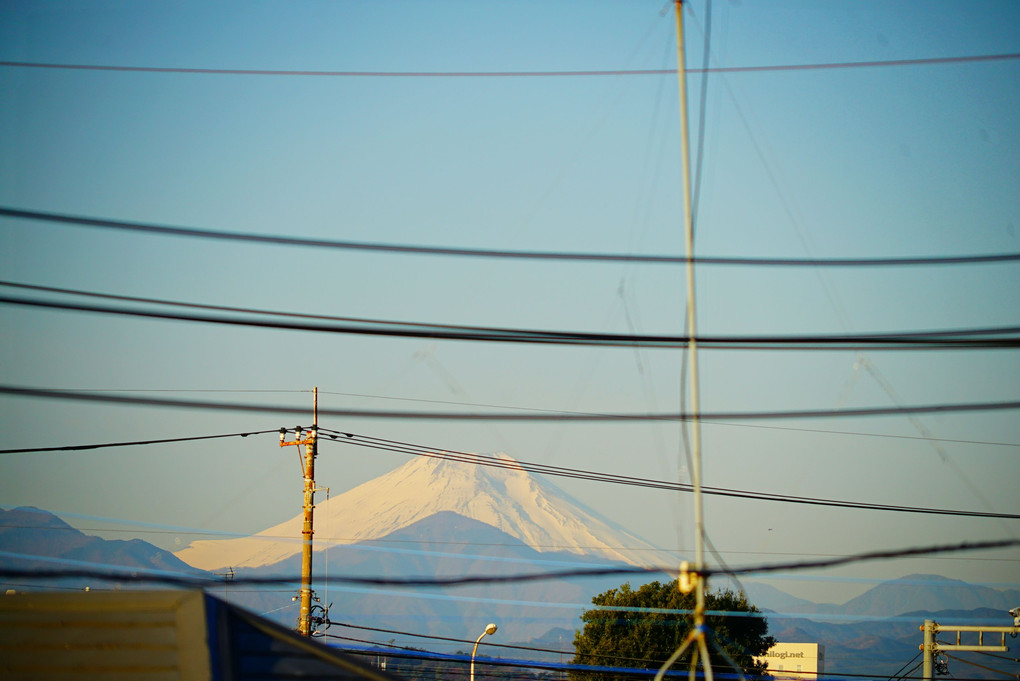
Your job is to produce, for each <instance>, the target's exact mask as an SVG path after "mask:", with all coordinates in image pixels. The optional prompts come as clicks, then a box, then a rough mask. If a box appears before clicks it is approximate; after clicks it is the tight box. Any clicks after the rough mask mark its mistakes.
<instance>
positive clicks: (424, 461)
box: [176, 454, 677, 570]
mask: <svg viewBox="0 0 1020 681" xmlns="http://www.w3.org/2000/svg"><path fill="white" fill-rule="evenodd" d="M494 458H496V459H497V461H498V462H499V463H500V464H502V465H503V466H504V467H498V468H497V467H490V466H480V465H476V464H470V463H461V462H457V461H450V460H445V459H439V458H429V457H414V458H413V459H412V460H411V461H409V462H407V463H406V464H404V465H403V466H401V467H400V468H397V469H396V470H393V471H391V472H389V473H387V474H385V475H382V476H380V477H378V478H375V479H374V480H370V481H368V482H366V483H364V484H362V485H360V486H358V487H355V488H354V489H352V490H350V491H348V492H345V493H343V494H341V495H338V496H335V497H333V498H331V499H329V500H328V501H324V502H321V503H318V504H317V505H316V508H315V550H316V551H324V550H326V549H328V548H329V547H331V546H336V545H341V544H351V543H355V542H363V541H369V540H375V539H380V538H382V537H385V536H386V535H389V534H391V533H393V532H396V531H398V530H401V529H403V528H406V527H408V526H410V525H412V524H414V523H416V522H418V521H421V520H424V519H426V518H428V517H429V516H432V515H434V514H436V513H442V512H452V513H457V514H459V515H461V516H464V517H466V518H471V519H473V520H476V521H479V522H482V523H485V524H487V525H490V526H492V527H494V528H496V529H498V530H500V531H501V532H505V533H506V534H507V535H509V536H511V537H514V538H516V539H518V540H520V541H521V542H523V543H524V544H526V545H528V546H530V547H531V548H533V549H534V550H536V551H539V552H556V551H569V552H573V553H577V554H580V555H585V556H588V557H601V558H603V559H605V560H610V561H619V562H624V563H629V564H631V565H640V566H656V565H671V564H675V563H676V560H677V559H676V557H674V556H670V555H668V554H666V552H663V551H660V550H658V549H656V548H655V547H654V546H652V545H651V544H649V543H648V542H646V541H645V540H643V539H641V538H640V537H637V536H636V535H634V534H633V533H631V532H629V531H628V530H626V529H624V528H623V527H621V526H620V525H618V524H616V523H614V522H612V521H611V520H608V519H607V518H604V517H602V516H601V515H599V514H598V513H597V512H596V511H594V510H592V509H590V508H587V507H585V506H583V505H582V504H581V503H580V502H578V501H577V500H575V499H573V498H572V497H570V496H569V495H567V494H566V493H565V492H563V491H562V490H560V489H559V488H558V487H556V486H555V485H553V484H551V483H549V482H547V481H545V480H543V479H542V478H539V477H537V476H534V475H531V474H530V473H528V472H526V471H524V470H523V469H521V468H519V467H517V466H516V462H515V461H514V460H513V459H512V458H511V457H509V456H507V455H505V454H497V455H495V457H494ZM320 496H321V495H320ZM301 523H302V517H301V515H300V514H297V515H295V516H294V517H293V518H291V519H290V520H287V521H285V522H283V523H280V524H279V525H276V526H274V527H270V528H268V529H266V530H263V531H262V532H259V533H258V534H256V535H253V536H251V537H243V538H239V539H219V540H217V539H214V540H199V541H195V542H192V543H191V544H190V545H189V546H188V547H187V548H185V549H183V550H181V551H178V552H177V553H176V555H177V557H178V558H180V559H181V560H183V561H184V562H186V563H188V564H189V565H192V566H194V567H198V568H201V569H204V570H216V569H221V568H225V567H234V568H238V567H259V566H263V565H272V564H274V563H278V562H280V561H282V560H286V559H287V558H289V557H291V556H293V555H296V554H299V553H300V552H301V543H300V537H301ZM452 538H453V537H451V539H452Z"/></svg>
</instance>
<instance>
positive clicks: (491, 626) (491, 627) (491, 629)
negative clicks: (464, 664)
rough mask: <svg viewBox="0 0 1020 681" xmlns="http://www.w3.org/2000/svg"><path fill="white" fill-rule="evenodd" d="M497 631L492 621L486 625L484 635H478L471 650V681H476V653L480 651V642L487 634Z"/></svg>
mask: <svg viewBox="0 0 1020 681" xmlns="http://www.w3.org/2000/svg"><path fill="white" fill-rule="evenodd" d="M495 633H496V625H495V624H493V623H491V622H490V623H489V624H486V625H485V631H483V632H482V635H481V636H479V637H478V640H477V641H475V647H474V649H473V650H472V651H471V681H475V653H477V652H478V644H479V643H481V642H482V639H483V638H484V637H485V635H486V634H489V635H490V636H491V635H492V634H495Z"/></svg>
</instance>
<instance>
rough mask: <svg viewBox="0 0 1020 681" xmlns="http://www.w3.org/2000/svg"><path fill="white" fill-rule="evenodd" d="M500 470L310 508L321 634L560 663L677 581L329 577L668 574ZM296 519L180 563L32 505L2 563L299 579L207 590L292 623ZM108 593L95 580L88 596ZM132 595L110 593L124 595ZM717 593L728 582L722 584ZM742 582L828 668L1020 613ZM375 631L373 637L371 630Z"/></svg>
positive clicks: (425, 479)
mask: <svg viewBox="0 0 1020 681" xmlns="http://www.w3.org/2000/svg"><path fill="white" fill-rule="evenodd" d="M499 461H500V462H502V463H503V464H505V465H506V467H505V468H490V467H484V466H478V465H471V464H462V463H456V462H451V461H446V460H440V459H432V458H420V457H419V458H415V459H413V460H411V461H410V462H409V463H408V464H406V465H404V466H402V467H400V468H398V469H396V470H394V471H392V472H391V473H388V474H386V475H383V476H381V477H379V478H377V479H375V480H372V481H370V482H368V483H365V484H363V485H361V486H359V487H357V488H355V489H353V490H351V491H350V492H347V493H345V494H343V495H339V496H337V497H334V498H332V499H330V500H329V501H328V502H325V503H322V504H319V505H318V506H317V511H316V516H315V521H316V545H317V546H316V548H317V551H316V555H315V557H314V570H313V574H314V580H315V581H314V584H313V586H314V588H315V590H316V592H317V593H318V595H319V596H320V597H321V599H322V600H321V602H322V604H323V605H329V604H330V603H332V604H333V607H332V608H331V609H330V612H329V618H330V620H332V621H333V622H335V623H337V624H336V626H334V627H332V628H331V629H330V630H329V633H330V634H331V635H340V636H344V637H347V638H351V639H354V640H374V641H390V642H392V641H394V640H396V641H399V642H400V643H401V644H403V645H410V646H414V647H425V648H428V649H433V650H445V651H446V652H451V651H452V650H451V649H449V646H454V647H453V650H455V649H457V648H456V644H441V643H436V642H435V641H434V640H425V641H423V640H422V639H421V638H419V637H420V636H426V637H428V636H440V637H449V638H453V639H463V638H465V637H468V636H469V635H470V636H469V637H473V636H474V635H476V633H477V631H480V627H483V626H484V625H485V623H487V622H489V621H495V622H498V624H499V635H498V639H494V640H493V641H492V642H493V643H513V644H528V645H532V646H537V647H541V648H546V649H553V650H563V651H564V652H563V653H562V654H546V655H547V657H548V655H553V657H551V658H548V659H549V660H551V661H556V660H562V661H567V660H569V659H570V656H571V655H572V644H573V632H574V630H575V629H576V628H577V627H578V626H579V625H580V622H579V619H578V617H579V615H580V614H581V613H582V612H583V610H585V609H586V608H588V607H590V604H591V599H592V597H593V596H594V595H596V594H598V593H600V592H602V591H605V590H606V589H609V588H614V587H616V586H619V585H620V584H622V583H623V582H627V581H629V582H631V583H632V584H635V585H636V584H642V583H645V582H648V581H651V580H653V579H660V580H663V579H670V577H671V576H670V575H665V574H662V573H659V574H651V573H641V574H633V575H620V574H616V575H608V576H601V577H577V576H574V577H569V576H560V577H557V578H551V579H542V580H536V581H526V582H500V581H496V582H493V583H484V584H474V585H469V586H445V587H429V588H426V587H401V586H399V585H396V584H393V585H388V584H387V585H352V584H346V583H343V582H339V583H337V582H334V583H332V584H329V585H327V584H325V583H324V579H323V578H324V577H325V576H331V577H338V576H348V577H377V578H384V579H386V578H390V579H393V580H396V581H399V580H401V579H406V578H409V577H415V578H422V577H424V578H430V577H461V576H468V575H470V576H492V577H495V578H499V577H500V576H505V575H517V574H528V573H548V572H568V571H571V570H578V569H582V570H583V569H585V568H591V567H600V568H601V567H620V568H625V567H629V566H634V565H675V564H676V560H677V558H676V557H672V556H668V555H667V554H666V553H664V552H661V551H659V550H657V549H655V547H653V546H651V545H649V544H648V543H647V542H645V541H643V540H642V539H640V538H639V537H637V536H635V535H634V534H633V533H630V532H627V531H626V530H625V529H623V528H620V527H619V526H617V525H615V524H614V523H612V522H611V521H609V520H607V519H605V518H602V517H600V516H599V515H598V514H597V513H596V512H595V511H592V510H591V509H587V508H585V507H584V506H582V505H581V504H579V503H577V502H576V501H574V500H573V499H571V498H570V497H569V496H567V495H566V494H564V493H563V492H561V491H560V490H559V489H558V488H556V487H555V486H554V485H551V484H549V483H548V482H545V481H544V480H542V479H541V478H538V477H536V476H533V475H531V474H529V473H527V472H525V471H523V470H521V469H520V468H519V467H517V466H515V465H514V463H513V460H512V459H510V458H509V457H505V456H501V457H500V458H499ZM300 520H301V519H300V516H298V517H295V518H293V519H291V520H288V521H286V522H284V523H281V524H279V525H277V526H275V527H272V528H269V529H267V530H264V531H263V532H260V533H259V534H258V535H255V536H253V537H246V538H242V539H228V540H203V541H198V542H195V543H193V544H192V545H191V546H189V547H188V548H186V549H184V550H182V551H180V552H178V553H177V554H176V555H174V554H170V553H168V552H166V551H163V550H161V549H158V548H156V547H154V546H152V545H150V544H147V543H146V542H143V541H141V540H138V539H135V540H130V541H120V540H117V541H109V540H103V539H100V538H98V537H90V536H87V535H84V534H82V533H81V532H79V531H78V530H75V529H74V528H72V527H70V526H69V525H67V524H66V523H65V522H64V521H62V520H60V519H59V518H57V517H56V516H54V515H52V514H50V513H48V512H45V511H40V510H38V509H28V508H19V509H14V510H11V511H3V510H2V509H0V568H4V567H7V568H22V569H26V568H27V569H32V570H40V571H41V570H45V569H53V568H54V567H68V566H73V567H81V566H86V567H88V566H91V567H92V568H93V569H95V570H96V571H97V572H100V573H101V572H102V571H103V570H108V569H110V568H111V567H113V566H126V567H131V568H146V569H151V570H158V571H171V572H174V573H177V574H182V573H184V574H200V575H205V576H208V577H210V578H213V579H218V580H223V577H222V573H223V572H224V569H223V568H226V567H230V568H233V571H234V574H235V575H236V578H237V579H240V578H244V577H246V576H267V575H274V576H277V575H283V576H287V577H288V578H290V577H294V579H295V584H284V585H276V586H274V587H271V588H266V589H253V588H250V587H244V586H241V585H237V586H232V585H231V583H230V582H228V581H221V582H219V584H222V586H217V587H214V588H213V589H211V590H212V591H213V592H214V593H215V594H216V595H218V596H221V597H224V598H227V599H228V600H230V601H231V602H233V603H236V604H239V605H242V606H244V607H247V608H249V609H251V610H253V611H254V612H256V613H260V614H265V615H266V616H268V617H270V618H273V619H276V620H277V621H279V622H280V623H282V624H284V625H288V626H290V625H293V624H294V621H295V618H296V615H297V607H296V604H295V603H294V602H293V601H292V600H291V597H292V596H293V594H294V592H295V589H296V582H297V575H298V574H299V573H300V548H301V544H300V539H299V538H300V529H301V524H300ZM185 561H187V563H186V562H185ZM188 563H190V565H189V564H188ZM2 581H3V580H2V579H0V582H2ZM111 582H117V580H111ZM101 583H102V582H101V580H97V581H93V582H92V585H93V588H95V585H96V584H101ZM88 584H89V582H88V581H87V580H77V581H72V582H69V581H65V582H61V583H60V585H61V588H82V586H83V585H88ZM107 584H108V585H109V584H110V582H108V583H107ZM131 585H132V583H131V582H127V583H117V587H118V588H122V587H124V586H131ZM29 586H31V585H29ZM150 586H151V584H150ZM713 586H715V587H719V586H723V584H722V582H721V580H716V581H715V582H714V584H713ZM746 586H747V589H748V594H749V597H750V600H751V602H753V603H755V604H756V605H757V606H758V607H759V608H761V609H762V610H763V611H765V612H766V613H767V617H768V620H769V625H770V630H771V632H772V634H773V635H774V636H776V638H777V639H779V640H781V641H787V642H798V641H799V642H818V643H822V644H823V645H825V646H826V651H827V667H826V669H827V672H829V673H847V674H850V673H868V674H871V673H875V672H879V673H890V674H892V673H894V672H895V669H896V668H898V667H899V666H900V665H902V664H904V663H906V662H907V661H908V660H909V659H910V658H911V657H912V656H913V655H915V654H916V651H917V645H918V643H919V641H920V639H919V634H918V626H919V625H920V623H921V622H923V620H924V619H926V618H932V619H936V620H937V621H941V622H942V623H943V624H950V623H983V624H994V625H1008V624H1009V623H1010V622H1011V620H1010V619H1009V618H1007V616H1006V610H1008V609H1009V608H1012V607H1017V606H1020V590H1015V589H1013V590H1000V589H993V588H989V587H985V586H980V585H972V584H967V583H965V582H961V581H959V580H953V579H947V578H945V577H941V576H938V575H911V576H909V577H904V578H901V579H897V580H892V581H889V582H886V583H883V584H879V585H878V586H876V587H874V588H872V589H871V590H869V591H868V592H866V593H864V594H862V595H861V596H858V597H857V598H854V599H852V600H850V601H848V602H846V603H844V604H839V605H837V604H832V603H821V604H819V603H812V602H810V601H806V600H803V599H798V598H795V597H793V596H790V595H789V594H786V593H785V592H783V591H781V590H779V589H776V588H774V587H771V586H768V585H765V584H756V583H753V582H749V583H746ZM8 587H13V588H19V589H20V588H24V587H25V584H23V583H17V584H10V583H8V584H4V588H8ZM107 588H109V586H107ZM221 589H222V590H221ZM373 629H375V630H381V631H376V632H375V633H373V631H372V630H373ZM400 632H407V635H402V634H401V633H400ZM472 632H475V633H472ZM443 645H446V646H448V648H443V647H442V646H443ZM461 648H463V646H461ZM535 655H536V659H538V657H541V655H540V654H537V653H536V654H535ZM970 676H971V678H983V677H982V676H981V675H980V674H971V675H970Z"/></svg>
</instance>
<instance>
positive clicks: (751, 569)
mask: <svg viewBox="0 0 1020 681" xmlns="http://www.w3.org/2000/svg"><path fill="white" fill-rule="evenodd" d="M1014 546H1020V539H999V540H993V541H982V542H962V543H958V544H946V545H940V546H926V547H916V548H908V549H896V550H890V551H875V552H869V553H860V554H853V555H849V556H842V557H838V558H829V559H826V560H816V561H802V562H791V563H779V564H765V565H754V566H747V567H741V568H725V569H722V568H720V569H712V568H703V569H702V570H700V571H698V573H699V574H700V575H702V576H705V577H710V576H713V575H742V574H743V575H748V574H765V573H771V572H793V571H800V570H816V569H819V568H826V567H835V566H839V565H846V564H849V563H860V562H870V561H875V560H889V559H893V558H906V557H912V556H925V555H932V554H937V553H959V552H967V551H987V550H991V549H1001V548H1010V547H1014ZM110 567H113V566H110ZM675 571H676V567H675V566H658V567H635V566H627V567H592V568H573V569H569V570H547V571H540V572H527V573H518V574H507V575H491V574H489V575H467V576H461V577H378V576H376V577H352V576H337V575H330V576H328V577H322V578H321V579H317V581H319V582H327V583H329V584H348V585H355V586H395V587H426V586H428V587H444V586H467V585H471V584H507V583H520V582H537V581H545V580H549V579H563V578H567V577H600V576H609V575H638V574H658V573H667V574H671V573H674V572H675ZM0 576H3V577H11V578H15V579H29V578H32V579H40V578H42V579H63V578H90V579H107V580H120V581H127V582H151V583H163V584H169V585H173V586H185V587H196V588H201V587H219V586H221V585H222V584H223V580H222V578H219V577H203V576H200V575H194V576H192V575H185V574H181V573H170V572H167V571H150V570H146V569H132V568H120V567H119V566H118V567H117V568H116V569H113V570H110V569H107V570H99V569H97V568H71V569H63V568H61V569H57V570H40V569H31V570H28V569H22V568H13V567H4V566H0ZM298 581H300V578H299V577H297V576H280V575H277V576H264V577H256V576H247V575H245V576H242V575H238V576H236V577H234V579H233V581H232V582H231V583H232V584H237V585H242V584H243V585H267V586H269V585H276V584H293V583H296V582H298ZM738 614H739V613H738ZM745 614H746V613H745Z"/></svg>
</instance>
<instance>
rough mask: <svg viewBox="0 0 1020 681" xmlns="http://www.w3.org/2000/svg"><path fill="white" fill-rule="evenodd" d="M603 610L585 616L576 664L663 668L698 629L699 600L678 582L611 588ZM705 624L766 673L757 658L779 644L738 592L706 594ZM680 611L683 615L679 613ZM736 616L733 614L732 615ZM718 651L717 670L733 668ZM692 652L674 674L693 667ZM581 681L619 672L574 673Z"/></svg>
mask: <svg viewBox="0 0 1020 681" xmlns="http://www.w3.org/2000/svg"><path fill="white" fill-rule="evenodd" d="M591 602H592V603H593V604H594V605H596V606H600V607H596V608H593V609H591V610H586V611H585V612H584V614H582V615H581V620H582V621H583V622H584V629H583V630H580V631H577V632H576V634H575V635H574V664H581V665H594V666H605V667H614V668H621V667H637V668H641V669H658V668H659V667H660V666H662V663H663V662H664V661H665V660H666V659H668V658H669V657H670V656H671V655H672V654H673V653H674V652H675V651H676V650H677V649H678V648H679V647H680V646H681V645H682V644H683V642H684V639H685V638H686V637H687V634H688V633H689V632H690V631H691V628H692V626H693V621H694V620H693V614H692V611H693V609H694V604H695V596H694V594H693V593H691V594H684V593H681V592H680V589H678V588H677V582H676V580H673V581H672V582H669V583H666V584H663V583H661V582H651V583H649V584H645V585H644V586H642V587H640V588H638V589H637V590H634V589H632V588H631V586H630V584H629V583H627V584H624V585H622V586H620V587H619V588H616V589H610V590H609V591H606V592H605V593H601V594H599V595H597V596H595V597H594V598H592V599H591ZM705 606H706V617H705V624H706V627H707V628H708V633H709V636H710V637H712V639H713V640H714V641H715V643H716V644H717V645H718V646H720V647H721V648H723V649H724V650H725V651H726V653H727V655H729V657H730V658H731V659H732V660H733V661H734V662H736V663H737V664H738V665H739V666H740V667H741V669H742V671H743V672H744V674H747V675H749V676H761V675H764V674H765V670H766V666H767V665H766V663H761V664H755V662H754V659H753V658H754V657H759V656H762V655H764V654H765V652H766V651H768V649H769V648H771V647H772V646H773V645H774V644H775V639H774V638H772V637H771V636H769V635H768V628H769V627H768V622H767V621H766V620H765V617H764V616H762V615H760V614H759V613H760V611H759V610H758V608H756V607H755V606H754V605H752V604H750V603H749V602H748V601H747V598H746V596H744V595H743V594H738V593H735V592H733V591H732V590H729V589H725V590H717V591H712V592H709V593H707V594H705ZM677 611H680V612H677ZM727 613H733V614H727ZM710 650H711V651H712V653H713V654H712V660H713V665H712V666H713V668H720V667H725V668H726V669H730V665H729V664H728V663H726V662H724V661H723V660H724V658H722V657H721V656H717V655H716V654H715V650H714V648H712V647H711V646H710ZM691 652H692V650H691V649H688V651H687V652H686V653H685V654H684V656H683V657H681V658H680V659H679V660H678V661H677V662H676V664H675V665H674V669H677V668H682V667H683V666H685V664H689V663H690V659H691ZM570 677H571V679H575V680H577V681H608V680H609V679H618V678H620V677H621V674H620V673H619V672H600V671H580V670H579V671H571V672H570Z"/></svg>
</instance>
